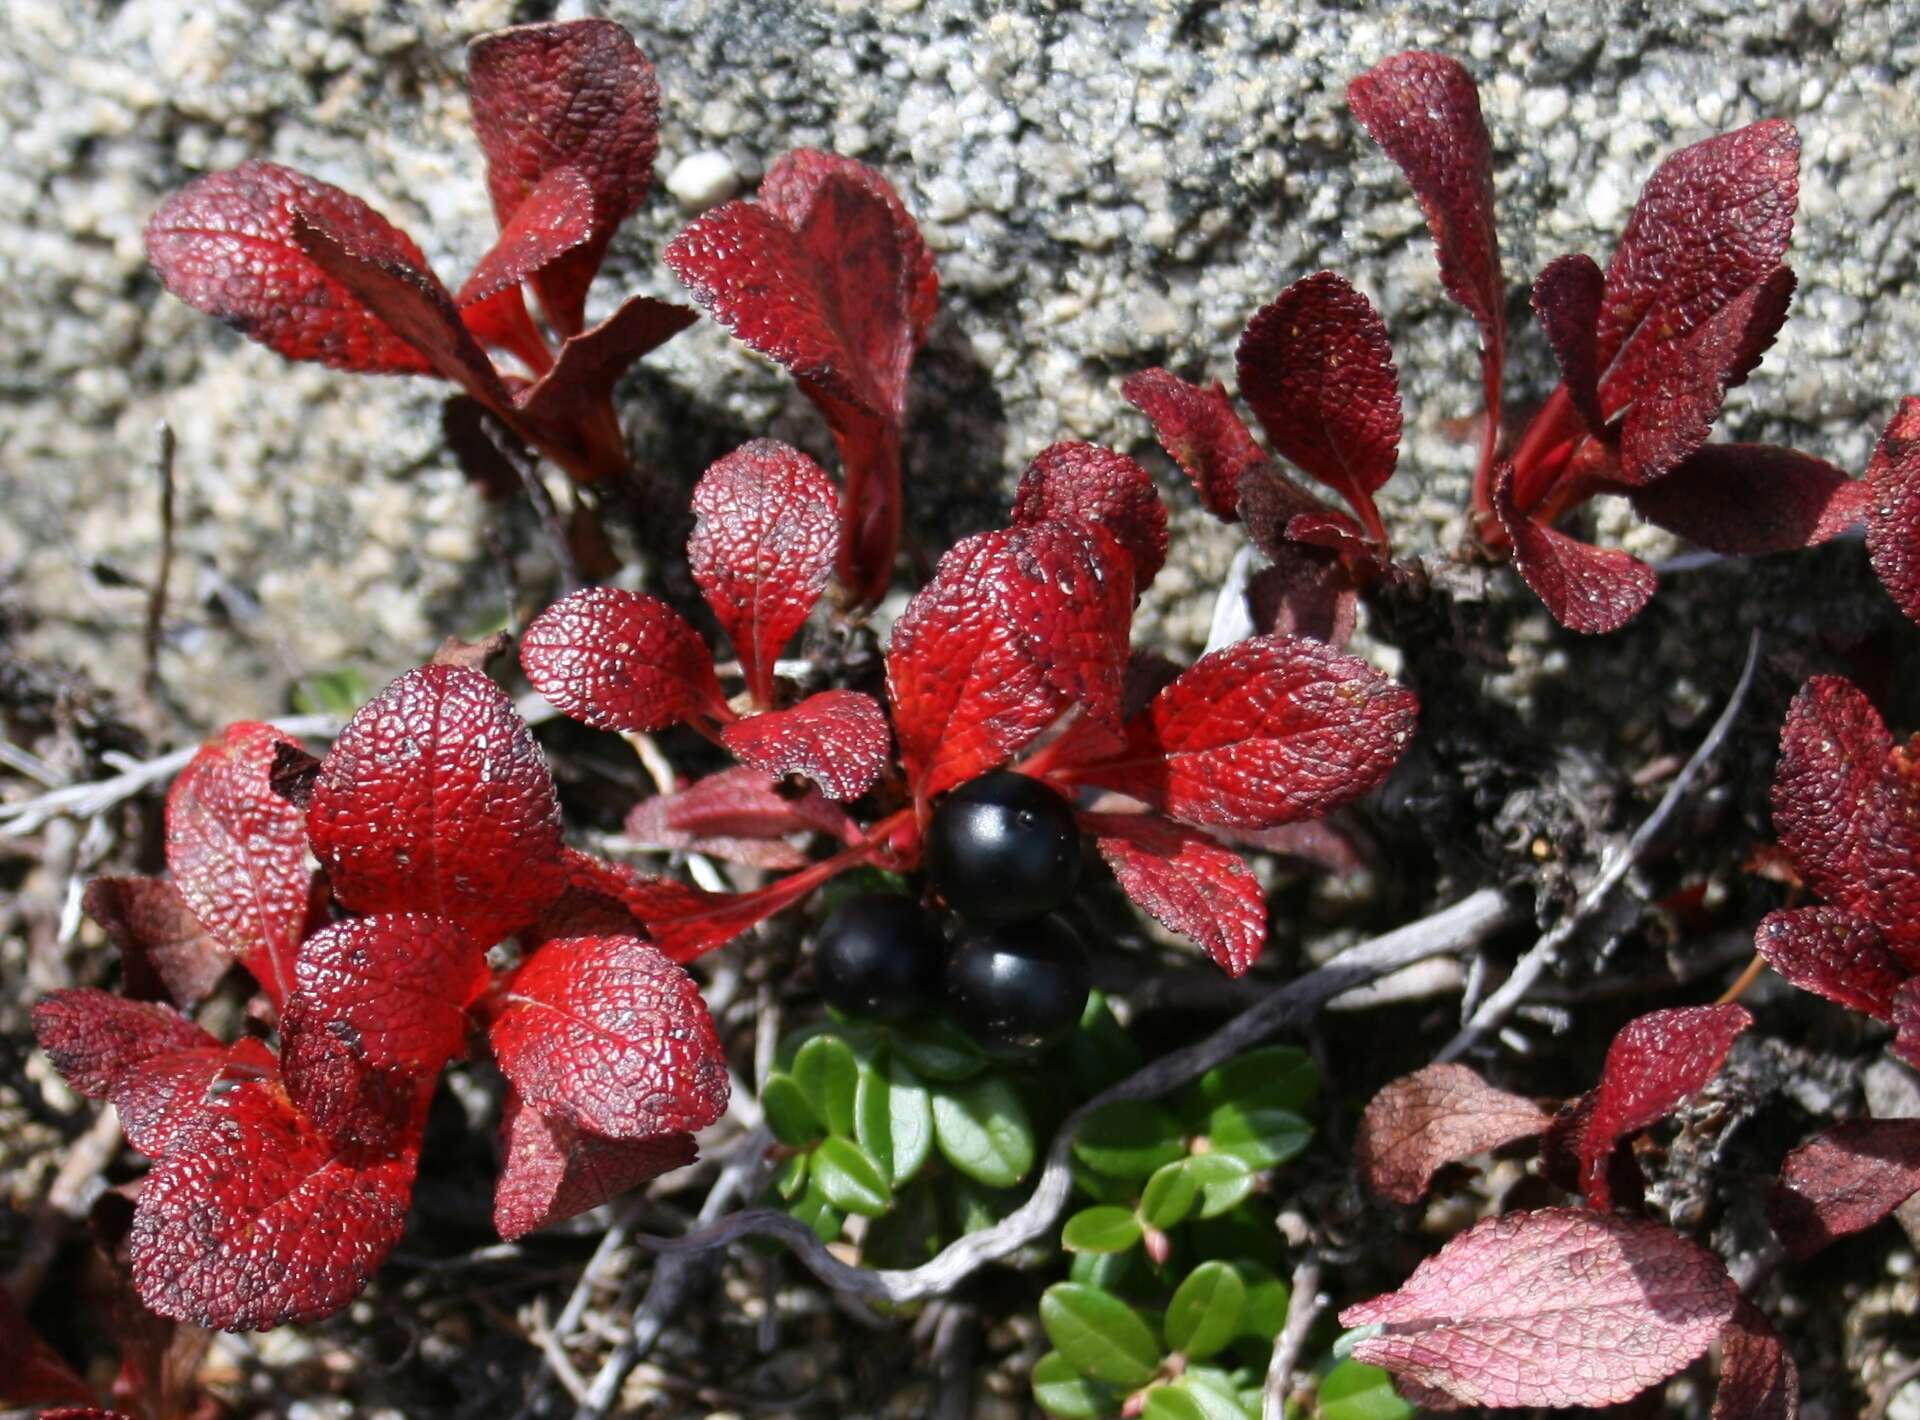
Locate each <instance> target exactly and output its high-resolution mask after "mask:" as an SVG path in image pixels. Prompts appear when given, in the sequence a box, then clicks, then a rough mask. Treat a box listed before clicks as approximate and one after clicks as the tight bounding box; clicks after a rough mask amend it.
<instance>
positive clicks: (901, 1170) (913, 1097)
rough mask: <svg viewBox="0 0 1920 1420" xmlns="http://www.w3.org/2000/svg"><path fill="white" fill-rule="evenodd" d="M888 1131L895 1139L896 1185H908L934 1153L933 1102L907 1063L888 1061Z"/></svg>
mask: <svg viewBox="0 0 1920 1420" xmlns="http://www.w3.org/2000/svg"><path fill="white" fill-rule="evenodd" d="M886 1075H887V1131H888V1133H889V1134H891V1135H892V1136H893V1181H894V1183H895V1184H901V1183H905V1182H906V1181H907V1180H908V1179H910V1178H912V1177H913V1176H914V1175H915V1174H917V1173H919V1172H920V1170H921V1168H922V1167H923V1166H924V1165H925V1164H926V1162H927V1156H928V1155H929V1154H931V1153H932V1152H933V1099H932V1097H931V1096H930V1095H928V1093H927V1087H926V1086H925V1085H923V1084H921V1083H920V1077H919V1076H917V1075H915V1074H914V1073H913V1070H912V1068H911V1067H910V1066H908V1064H907V1063H906V1061H904V1060H900V1059H897V1058H892V1057H890V1058H889V1059H888V1060H887V1070H886Z"/></svg>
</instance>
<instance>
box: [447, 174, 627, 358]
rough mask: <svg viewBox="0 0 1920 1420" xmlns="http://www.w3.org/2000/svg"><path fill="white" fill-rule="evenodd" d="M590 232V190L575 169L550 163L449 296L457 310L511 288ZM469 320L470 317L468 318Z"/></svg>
mask: <svg viewBox="0 0 1920 1420" xmlns="http://www.w3.org/2000/svg"><path fill="white" fill-rule="evenodd" d="M592 234H593V189H592V188H591V187H590V186H589V185H588V183H587V179H586V176H585V174H583V173H582V172H581V171H580V170H579V169H578V168H554V169H553V170H552V171H550V172H549V173H548V174H547V175H546V176H545V177H543V178H541V179H540V181H539V182H538V183H537V184H535V186H534V188H533V190H532V191H530V192H529V193H528V194H527V197H526V201H524V202H522V203H521V204H520V206H519V207H518V208H517V209H515V211H514V214H513V220H512V221H510V222H506V223H503V224H502V226H501V230H500V236H499V239H498V240H497V241H495V242H494V244H493V246H492V247H491V248H489V249H488V251H487V254H486V255H485V256H483V257H481V258H480V263H479V265H477V266H475V267H474V268H473V274H472V275H471V276H469V277H468V278H467V279H466V282H465V284H463V285H462V286H461V287H460V294H459V295H458V296H456V297H454V301H455V303H456V304H457V305H459V307H460V308H461V310H463V311H465V310H467V309H468V308H469V307H471V306H474V305H478V304H480V303H481V302H484V301H488V300H490V299H492V298H493V297H494V296H497V295H499V294H500V293H502V292H504V291H511V290H513V288H515V287H517V286H519V285H520V283H521V282H523V281H525V280H526V279H527V278H528V277H530V276H532V275H533V274H534V273H535V272H538V271H543V270H545V269H546V268H547V267H549V266H551V265H553V263H554V262H556V261H558V260H559V259H560V258H561V257H563V256H565V255H566V254H567V253H568V252H570V251H572V250H573V249H574V248H576V247H578V246H579V245H580V244H581V243H582V242H584V241H586V240H587V239H588V238H589V237H591V236H592ZM468 323H469V325H471V323H472V322H471V318H469V322H468Z"/></svg>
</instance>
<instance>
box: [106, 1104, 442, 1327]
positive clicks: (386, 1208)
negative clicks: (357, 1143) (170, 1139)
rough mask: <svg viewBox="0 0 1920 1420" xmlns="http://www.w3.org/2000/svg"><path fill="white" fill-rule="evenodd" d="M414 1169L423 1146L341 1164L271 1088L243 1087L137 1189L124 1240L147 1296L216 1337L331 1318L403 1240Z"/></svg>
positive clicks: (159, 1308)
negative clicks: (210, 1329)
mask: <svg viewBox="0 0 1920 1420" xmlns="http://www.w3.org/2000/svg"><path fill="white" fill-rule="evenodd" d="M418 1161H419V1153H418V1149H417V1147H408V1148H405V1149H402V1150H401V1151H399V1152H397V1153H395V1154H393V1155H390V1156H386V1157H377V1158H371V1159H364V1160H362V1159H357V1158H352V1157H342V1156H339V1155H337V1154H336V1153H335V1152H334V1151H333V1149H332V1148H331V1147H330V1146H329V1145H328V1144H327V1142H326V1140H325V1139H324V1138H322V1137H321V1135H320V1134H319V1133H318V1131H316V1130H315V1129H314V1128H313V1126H312V1125H311V1124H309V1123H308V1122H307V1120H306V1118H305V1116H303V1115H302V1114H301V1113H300V1111H299V1110H297V1109H296V1108H294V1105H293V1102H292V1101H291V1100H289V1099H288V1098H287V1095H286V1092H285V1091H284V1090H283V1089H282V1088H281V1087H280V1085H279V1083H278V1082H277V1081H273V1080H249V1081H245V1082H242V1083H241V1084H239V1085H237V1086H236V1087H235V1088H233V1089H231V1090H229V1091H227V1092H225V1093H224V1094H222V1095H221V1096H220V1097H219V1098H218V1099H217V1100H215V1101H213V1102H212V1103H211V1104H210V1105H209V1106H208V1108H207V1110H206V1111H205V1113H204V1114H202V1116H201V1117H200V1118H199V1119H197V1120H195V1121H193V1122H192V1123H191V1124H190V1125H189V1126H188V1127H187V1128H186V1129H184V1130H183V1131H181V1133H180V1134H179V1136H178V1137H177V1138H176V1139H175V1140H174V1144H173V1148H172V1150H171V1152H169V1153H168V1154H167V1156H166V1157H165V1158H163V1159H161V1160H160V1161H159V1162H158V1163H157V1164H155V1165H154V1167H153V1170H152V1171H151V1172H150V1173H148V1175H147V1178H146V1182H145V1184H144V1185H143V1186H142V1187H141V1190H140V1201H139V1206H138V1208H137V1209H136V1210H135V1212H134V1218H133V1231H132V1234H131V1235H130V1237H129V1248H130V1250H131V1252H132V1256H133V1276H134V1282H135V1285H136V1286H138V1288H139V1290H140V1298H141V1300H142V1301H144V1302H145V1303H146V1304H147V1306H148V1307H150V1308H152V1309H153V1310H154V1311H156V1312H158V1313H160V1315H162V1316H169V1317H173V1318H175V1319H176V1320H180V1321H191V1322H193V1323H195V1324H196V1325H199V1326H209V1327H214V1328H217V1329H219V1330H222V1331H265V1330H266V1329H268V1328H269V1327H275V1326H282V1325H285V1324H286V1323H288V1322H309V1321H318V1320H319V1319H320V1318H321V1317H325V1316H331V1315H332V1314H333V1313H334V1312H337V1311H339V1310H340V1309H341V1308H342V1307H344V1306H345V1305H346V1304H347V1303H348V1302H350V1301H352V1300H353V1299H354V1298H355V1297H356V1296H358V1295H359V1294H360V1292H361V1290H362V1289H363V1288H364V1287H365V1286H366V1285H367V1283H368V1281H369V1280H370V1279H371V1278H372V1276H373V1274H374V1273H375V1272H376V1271H377V1270H378V1269H379V1267H380V1264H381V1263H382V1262H384V1261H385V1260H386V1256H387V1254H388V1252H390V1251H391V1250H392V1249H393V1245H394V1244H395V1243H396V1242H398V1241H399V1240H400V1233H401V1229H402V1228H404V1227H405V1225H406V1220H407V1203H408V1200H409V1198H410V1197H411V1195H412V1192H413V1176H414V1170H415V1167H416V1165H417V1164H418Z"/></svg>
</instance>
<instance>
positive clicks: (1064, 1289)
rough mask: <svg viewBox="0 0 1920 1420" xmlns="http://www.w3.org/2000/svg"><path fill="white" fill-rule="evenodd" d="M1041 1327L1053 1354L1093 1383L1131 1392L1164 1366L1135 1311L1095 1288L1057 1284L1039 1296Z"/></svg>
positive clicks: (1067, 1283)
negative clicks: (1049, 1342) (1098, 1382)
mask: <svg viewBox="0 0 1920 1420" xmlns="http://www.w3.org/2000/svg"><path fill="white" fill-rule="evenodd" d="M1040 1324H1041V1325H1042V1326H1043V1327H1045V1328H1046V1331H1047V1339H1048V1340H1049V1341H1051V1342H1052V1343H1053V1348H1054V1350H1056V1351H1058V1352H1059V1353H1060V1354H1061V1355H1062V1356H1064V1357H1066V1359H1067V1362H1068V1364H1069V1365H1071V1366H1072V1367H1073V1368H1074V1369H1075V1370H1076V1371H1078V1372H1079V1373H1080V1374H1081V1375H1083V1376H1086V1377H1088V1378H1089V1379H1090V1380H1096V1381H1104V1382H1105V1383H1106V1384H1108V1385H1116V1386H1123V1387H1125V1388H1127V1389H1129V1390H1131V1389H1133V1388H1134V1387H1136V1386H1141V1385H1145V1384H1146V1383H1147V1381H1149V1380H1151V1379H1152V1377H1153V1373H1154V1372H1155V1371H1156V1370H1157V1369H1158V1368H1159V1365H1160V1343H1159V1341H1158V1340H1157V1339H1156V1338H1155V1337H1154V1334H1153V1331H1152V1329H1151V1328H1150V1327H1148V1325H1147V1323H1146V1322H1145V1321H1144V1320H1142V1319H1141V1316H1140V1314H1139V1313H1138V1312H1136V1311H1135V1310H1134V1309H1133V1308H1132V1307H1130V1306H1128V1305H1127V1304H1126V1303H1125V1302H1123V1301H1121V1300H1120V1299H1119V1298H1118V1297H1115V1296H1112V1295H1110V1294H1108V1293H1106V1292H1103V1291H1101V1290H1100V1289H1099V1288H1097V1287H1086V1286H1082V1285H1080V1284H1079V1283H1077V1282H1056V1283H1054V1284H1053V1286H1051V1287H1049V1288H1047V1290H1046V1291H1045V1293H1043V1294H1042V1295H1041V1298H1040Z"/></svg>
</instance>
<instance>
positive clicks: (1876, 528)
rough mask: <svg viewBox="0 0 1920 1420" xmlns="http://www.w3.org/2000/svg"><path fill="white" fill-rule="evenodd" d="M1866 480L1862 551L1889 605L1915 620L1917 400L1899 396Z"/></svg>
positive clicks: (1919, 462)
mask: <svg viewBox="0 0 1920 1420" xmlns="http://www.w3.org/2000/svg"><path fill="white" fill-rule="evenodd" d="M1866 482H1867V488H1868V490H1869V494H1870V499H1871V501H1870V503H1869V506H1868V511H1867V556H1868V557H1869V558H1870V559H1871V560H1872V562H1873V570H1874V571H1875V572H1876V573H1878V574H1879V577H1880V581H1881V584H1882V585H1883V586H1885V587H1886V589H1887V594H1888V595H1889V596H1891V597H1892V598H1893V600H1894V604H1895V605H1897V606H1898V607H1899V608H1900V610H1901V611H1903V612H1905V613H1906V614H1907V616H1908V618H1909V619H1910V620H1913V621H1920V399H1915V398H1911V397H1910V398H1907V399H1903V400H1901V401H1900V408H1899V410H1898V411H1897V412H1896V413H1895V414H1894V416H1893V418H1892V420H1891V421H1889V423H1888V424H1887V427H1886V432H1884V433H1883V434H1881V436H1880V442H1879V443H1878V444H1877V445H1876V446H1875V447H1874V450H1873V458H1872V459H1871V460H1870V461H1869V462H1868V464H1867V479H1866Z"/></svg>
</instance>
